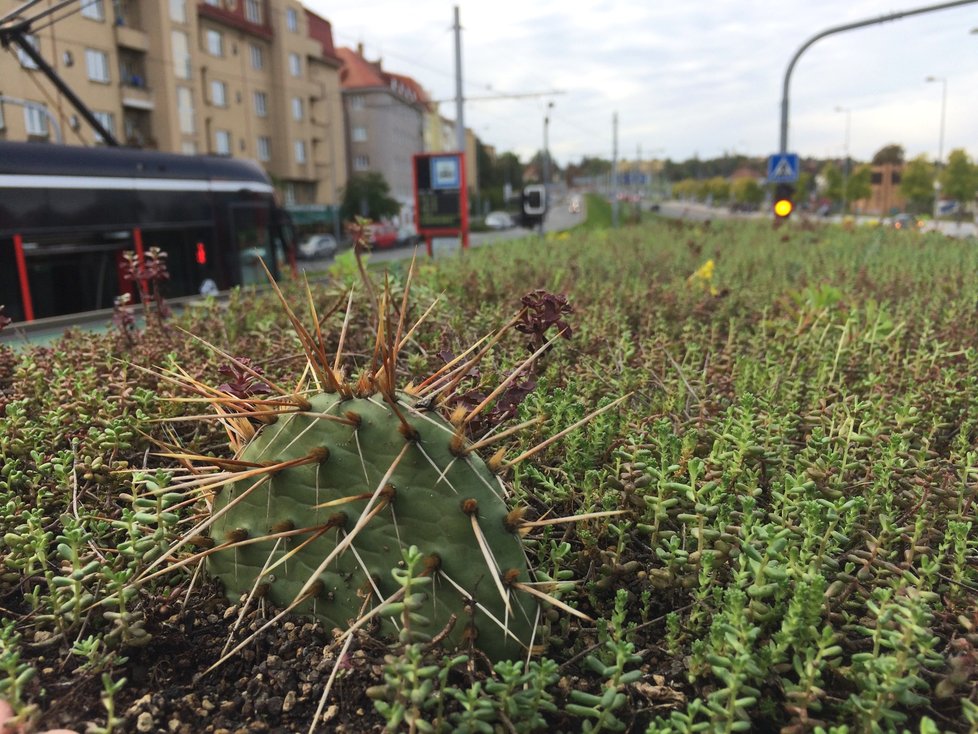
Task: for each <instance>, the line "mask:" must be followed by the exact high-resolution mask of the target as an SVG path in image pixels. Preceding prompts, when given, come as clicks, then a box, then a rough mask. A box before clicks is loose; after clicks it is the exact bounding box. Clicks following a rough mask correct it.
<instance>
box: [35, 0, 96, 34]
mask: <svg viewBox="0 0 978 734" xmlns="http://www.w3.org/2000/svg"><path fill="white" fill-rule="evenodd" d="M74 2H77V3H78V7H76V8H74V9H72V10H69V11H68V12H67V13H65V14H64V15H60V16H58V17H57V18H51V20H49V21H48V22H47V23H44V24H43V25H39V26H37V27H34V26H33V25H32V26H31V33H37V32H39V31H43V30H46V29H48V28H50V27H51V26H53V25H55V24H57V23H60V22H61V21H63V20H67V19H68V18H70V17H71V16H73V15H77V14H78V13H80V12H81V11H82V10H84V9H85V8H87V7H88V6H89V5H95V4H96V3H98V2H99V0H62V2H61V3H59V4H58V5H56V6H55V7H53V8H51V9H50V11H49V12H45V13H39V14H38V15H37V16H35V18H34V19H31V21H30V22H31V23H33V20H35V19H39V18H43V17H44V16H45V15H49V14H50V13H51V12H55V11H57V10H59V9H61V8H62V7H65V6H67V5H71V4H72V3H74ZM79 45H80V44H79Z"/></svg>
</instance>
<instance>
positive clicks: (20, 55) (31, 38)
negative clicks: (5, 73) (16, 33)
mask: <svg viewBox="0 0 978 734" xmlns="http://www.w3.org/2000/svg"><path fill="white" fill-rule="evenodd" d="M24 40H25V41H27V42H28V43H29V44H30V45H31V46H33V47H34V50H35V51H40V50H41V46H40V44H39V43H38V40H37V36H35V35H34V34H31V35H28V36H24ZM17 59H18V60H19V61H20V65H21V66H22V67H24V68H25V69H36V68H37V64H35V63H34V59H32V58H31V57H30V56H28V55H27V54H25V53H24V50H23V49H22V48H20V46H18V47H17Z"/></svg>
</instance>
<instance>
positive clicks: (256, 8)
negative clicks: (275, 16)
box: [245, 0, 261, 25]
mask: <svg viewBox="0 0 978 734" xmlns="http://www.w3.org/2000/svg"><path fill="white" fill-rule="evenodd" d="M245 18H247V19H248V20H249V21H250V22H252V23H255V24H256V25H261V0H245Z"/></svg>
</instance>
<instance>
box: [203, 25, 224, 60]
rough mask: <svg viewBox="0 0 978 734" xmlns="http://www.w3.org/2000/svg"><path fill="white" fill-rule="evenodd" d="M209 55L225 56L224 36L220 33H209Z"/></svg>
mask: <svg viewBox="0 0 978 734" xmlns="http://www.w3.org/2000/svg"><path fill="white" fill-rule="evenodd" d="M207 53H209V54H210V55H211V56H223V55H224V36H222V35H221V32H220V31H207Z"/></svg>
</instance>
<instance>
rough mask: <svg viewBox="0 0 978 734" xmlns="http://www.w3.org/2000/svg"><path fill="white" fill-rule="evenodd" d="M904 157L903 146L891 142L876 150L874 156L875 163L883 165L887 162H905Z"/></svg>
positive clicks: (896, 164) (898, 163) (875, 164)
mask: <svg viewBox="0 0 978 734" xmlns="http://www.w3.org/2000/svg"><path fill="white" fill-rule="evenodd" d="M903 157H904V152H903V146H902V145H897V144H896V143H890V144H889V145H884V146H883V147H882V148H880V149H879V150H878V151H876V155H874V156H873V165H874V166H882V165H884V164H886V163H892V164H893V165H895V166H899V165H901V164H902V163H903Z"/></svg>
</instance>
